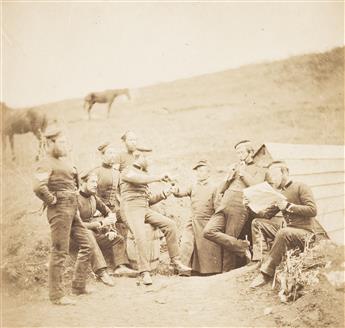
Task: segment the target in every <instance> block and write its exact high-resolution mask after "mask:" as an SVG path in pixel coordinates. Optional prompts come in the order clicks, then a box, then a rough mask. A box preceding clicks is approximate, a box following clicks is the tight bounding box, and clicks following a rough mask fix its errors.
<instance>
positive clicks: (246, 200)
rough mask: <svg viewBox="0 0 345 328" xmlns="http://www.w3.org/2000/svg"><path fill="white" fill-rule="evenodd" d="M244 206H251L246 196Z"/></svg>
mask: <svg viewBox="0 0 345 328" xmlns="http://www.w3.org/2000/svg"><path fill="white" fill-rule="evenodd" d="M243 205H244V206H247V207H248V206H249V199H248V198H247V197H245V196H243Z"/></svg>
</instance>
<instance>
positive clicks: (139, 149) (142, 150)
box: [137, 146, 152, 153]
mask: <svg viewBox="0 0 345 328" xmlns="http://www.w3.org/2000/svg"><path fill="white" fill-rule="evenodd" d="M137 150H138V151H141V152H143V153H149V152H151V151H152V148H148V147H145V146H138V147H137Z"/></svg>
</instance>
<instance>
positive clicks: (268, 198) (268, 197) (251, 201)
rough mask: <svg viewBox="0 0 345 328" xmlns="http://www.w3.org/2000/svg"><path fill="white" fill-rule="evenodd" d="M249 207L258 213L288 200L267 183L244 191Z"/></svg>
mask: <svg viewBox="0 0 345 328" xmlns="http://www.w3.org/2000/svg"><path fill="white" fill-rule="evenodd" d="M243 194H244V197H245V199H246V200H247V203H248V204H247V205H248V206H249V207H250V209H251V210H252V211H254V212H255V213H258V212H260V211H263V210H265V209H267V208H268V207H270V206H272V205H273V204H274V203H276V202H277V201H278V200H282V199H284V200H285V199H286V197H285V196H284V195H282V194H281V193H279V192H277V191H276V190H274V189H273V188H272V187H271V186H270V185H269V184H268V183H267V182H263V183H259V184H257V185H254V186H251V187H248V188H246V189H244V190H243Z"/></svg>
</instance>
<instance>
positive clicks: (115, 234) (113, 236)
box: [105, 231, 117, 241]
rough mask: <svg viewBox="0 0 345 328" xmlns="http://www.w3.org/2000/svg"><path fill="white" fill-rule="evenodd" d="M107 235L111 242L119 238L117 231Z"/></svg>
mask: <svg viewBox="0 0 345 328" xmlns="http://www.w3.org/2000/svg"><path fill="white" fill-rule="evenodd" d="M105 235H106V236H107V237H108V239H109V240H110V241H111V240H114V239H115V238H116V237H117V233H116V231H109V232H107V233H106V234H105Z"/></svg>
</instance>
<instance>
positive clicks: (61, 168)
mask: <svg viewBox="0 0 345 328" xmlns="http://www.w3.org/2000/svg"><path fill="white" fill-rule="evenodd" d="M77 188H78V174H77V170H76V168H75V167H74V166H73V165H72V164H71V163H70V162H69V161H68V160H66V159H65V158H59V159H58V158H55V157H52V156H49V155H48V156H47V157H46V158H44V159H43V160H42V161H40V162H39V163H38V164H37V166H36V169H35V174H34V192H35V194H36V195H37V197H39V198H40V199H41V200H42V201H43V202H44V203H45V204H46V205H50V204H51V203H52V202H53V201H54V196H56V197H57V198H59V194H58V193H59V192H60V191H61V192H76V191H77Z"/></svg>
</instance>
